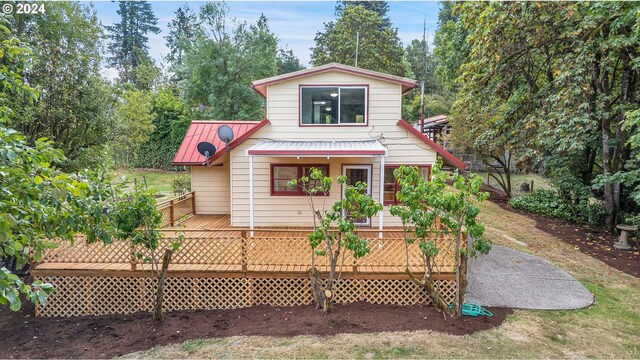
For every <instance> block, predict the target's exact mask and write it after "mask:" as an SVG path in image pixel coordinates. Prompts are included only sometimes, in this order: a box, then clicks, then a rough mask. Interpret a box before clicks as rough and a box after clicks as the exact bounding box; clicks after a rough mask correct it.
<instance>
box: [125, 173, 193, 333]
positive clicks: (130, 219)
mask: <svg viewBox="0 0 640 360" xmlns="http://www.w3.org/2000/svg"><path fill="white" fill-rule="evenodd" d="M114 214H115V216H114V217H115V224H116V227H117V229H118V231H117V237H118V239H119V240H121V241H129V242H131V245H132V246H133V247H134V248H136V249H137V250H136V252H135V256H136V258H137V259H138V260H142V261H143V262H145V263H148V264H149V265H150V268H151V273H152V274H153V276H154V277H155V280H156V282H157V286H156V299H155V305H154V311H153V318H154V319H155V320H158V321H160V320H162V304H163V302H164V281H165V278H166V274H167V270H169V265H170V263H171V258H172V257H173V254H174V253H175V252H177V251H178V250H179V249H180V245H181V244H182V242H183V241H184V234H178V236H177V237H176V238H175V239H172V240H170V241H169V242H163V241H162V240H163V237H162V235H161V234H160V231H158V230H157V229H158V228H160V223H161V221H162V214H160V212H159V211H158V209H157V204H156V197H155V192H154V191H152V190H149V189H146V188H145V187H143V185H142V184H138V185H137V186H136V187H135V188H134V190H133V191H132V192H130V193H128V194H125V195H124V196H120V198H119V199H118V200H117V203H116V204H115V207H114ZM159 256H161V258H159Z"/></svg>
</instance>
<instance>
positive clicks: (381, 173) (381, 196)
mask: <svg viewBox="0 0 640 360" xmlns="http://www.w3.org/2000/svg"><path fill="white" fill-rule="evenodd" d="M380 204H382V211H380V221H379V222H378V230H379V232H378V237H379V238H382V228H383V227H384V156H380Z"/></svg>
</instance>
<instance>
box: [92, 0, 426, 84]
mask: <svg viewBox="0 0 640 360" xmlns="http://www.w3.org/2000/svg"><path fill="white" fill-rule="evenodd" d="M149 2H150V3H151V6H152V8H153V11H154V13H155V15H156V17H157V18H158V27H159V28H160V29H161V32H160V33H159V34H150V35H149V52H150V54H151V56H152V57H153V59H154V60H155V61H156V64H158V65H160V64H161V63H162V57H163V56H164V55H165V54H166V53H167V51H168V49H167V46H166V40H165V39H164V37H165V36H166V35H167V34H168V24H169V23H170V22H171V20H172V19H173V17H174V12H175V11H176V10H177V9H178V8H179V7H180V6H182V5H184V4H185V3H189V6H190V7H191V8H192V9H194V10H197V9H198V8H199V7H200V5H202V4H203V2H197V1H188V2H187V1H149ZM92 3H93V6H94V8H95V9H96V13H97V16H98V19H99V20H100V21H101V22H102V24H103V25H105V26H106V25H111V24H113V23H115V22H118V21H119V20H120V19H119V16H118V14H117V13H116V10H117V9H118V3H117V2H112V1H92ZM227 5H228V6H229V13H230V14H229V15H230V16H231V17H233V18H235V19H236V20H239V21H246V22H248V23H255V21H256V20H257V19H258V18H259V17H260V15H261V14H264V15H265V16H266V17H267V19H268V21H269V28H270V29H271V31H272V32H273V33H274V34H276V36H277V37H278V39H279V41H280V43H279V45H280V46H284V45H286V46H287V47H288V48H289V49H291V50H293V52H294V54H295V55H296V56H297V57H298V58H299V59H300V61H301V62H302V64H303V65H305V66H310V64H309V61H310V56H311V50H310V48H311V47H312V46H313V45H314V41H313V39H314V37H315V35H316V32H318V31H322V30H323V29H324V23H326V22H329V21H332V20H334V19H335V5H336V2H335V1H227ZM388 15H389V17H390V18H391V22H392V23H393V26H394V27H396V28H397V29H398V36H399V37H400V40H401V41H402V43H403V44H404V45H405V46H406V45H407V44H408V43H410V42H411V40H413V39H419V38H422V29H423V22H424V21H426V25H427V30H428V37H429V41H430V42H432V41H433V34H434V33H435V30H436V27H437V22H438V2H436V1H390V2H389V13H388ZM103 75H104V76H105V77H107V78H109V79H113V78H115V77H116V75H117V73H116V71H115V70H114V69H109V68H105V69H103Z"/></svg>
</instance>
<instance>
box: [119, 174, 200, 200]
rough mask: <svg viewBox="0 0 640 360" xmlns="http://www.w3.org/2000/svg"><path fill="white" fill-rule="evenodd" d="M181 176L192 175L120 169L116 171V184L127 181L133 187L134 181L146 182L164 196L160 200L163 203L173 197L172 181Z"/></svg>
mask: <svg viewBox="0 0 640 360" xmlns="http://www.w3.org/2000/svg"><path fill="white" fill-rule="evenodd" d="M179 176H190V174H189V173H188V172H173V171H150V170H142V169H120V170H117V171H116V174H115V178H114V182H115V183H121V182H122V181H126V182H127V184H130V186H133V183H134V180H135V181H139V182H142V181H145V180H146V182H147V186H148V187H149V188H150V189H154V190H155V191H156V192H157V193H158V195H162V197H159V198H158V201H162V200H163V199H167V198H169V197H172V196H173V194H172V191H173V187H172V186H171V181H173V179H175V178H177V177H179ZM123 177H124V179H123Z"/></svg>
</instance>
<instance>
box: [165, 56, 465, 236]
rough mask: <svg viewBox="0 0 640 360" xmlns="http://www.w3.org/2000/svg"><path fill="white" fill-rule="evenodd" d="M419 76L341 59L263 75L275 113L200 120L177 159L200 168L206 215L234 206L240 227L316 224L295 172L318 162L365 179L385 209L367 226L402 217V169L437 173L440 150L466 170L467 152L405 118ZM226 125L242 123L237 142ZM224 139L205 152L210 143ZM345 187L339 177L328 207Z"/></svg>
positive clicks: (262, 89)
mask: <svg viewBox="0 0 640 360" xmlns="http://www.w3.org/2000/svg"><path fill="white" fill-rule="evenodd" d="M416 86H417V83H416V81H414V80H411V79H406V78H402V77H397V76H392V75H388V74H383V73H379V72H374V71H369V70H364V69H360V68H355V67H351V66H346V65H341V64H336V63H332V64H327V65H323V66H318V67H314V68H311V69H306V70H301V71H297V72H293V73H289V74H284V75H279V76H274V77H271V78H267V79H262V80H257V81H255V82H254V83H253V84H252V87H253V89H254V90H255V91H256V92H258V94H260V95H261V96H263V97H264V98H265V99H266V109H265V119H264V120H262V121H259V122H249V121H193V122H192V123H191V125H190V127H189V130H188V131H187V134H186V136H185V138H184V140H183V142H182V145H181V146H180V149H179V150H178V153H177V154H176V156H175V159H174V162H173V164H174V165H185V166H190V167H191V186H192V190H193V191H195V193H196V212H197V213H198V214H230V218H231V226H243V227H244V226H246V227H250V228H251V229H253V228H254V227H268V226H309V225H311V224H312V222H313V218H312V213H311V210H310V208H309V203H308V200H307V198H306V196H305V195H304V194H303V193H302V191H301V190H300V189H298V188H290V187H288V186H287V183H288V181H289V180H291V179H293V178H299V177H300V176H302V175H303V174H307V173H308V171H309V169H310V168H312V167H316V168H319V169H321V170H322V171H323V172H325V173H326V174H327V175H329V176H332V177H333V178H334V179H335V178H336V177H337V176H338V175H345V176H346V177H347V178H348V181H349V182H350V183H355V182H357V181H365V182H366V183H367V184H368V191H369V193H370V194H371V195H372V196H373V198H374V199H376V200H378V201H379V202H381V203H383V204H384V205H385V210H384V211H383V212H382V213H380V215H379V216H377V217H374V218H372V219H363V221H362V224H361V225H363V226H371V227H374V228H380V229H382V228H383V227H384V226H398V225H400V222H399V219H397V218H394V217H392V216H391V215H390V214H389V211H388V205H390V204H393V203H394V202H395V193H396V191H397V189H398V186H397V183H396V182H395V180H394V177H393V170H394V169H395V168H396V167H398V166H399V165H402V164H406V165H415V166H418V168H419V169H420V171H421V173H422V174H423V175H424V176H425V177H427V178H428V177H429V174H430V170H431V166H432V165H433V164H434V163H435V161H436V158H437V157H441V158H442V159H443V161H444V163H445V164H448V165H451V166H454V167H457V168H460V169H464V168H465V165H464V163H463V162H462V161H460V160H459V159H457V158H456V157H454V156H453V155H451V154H450V153H449V152H447V151H446V150H445V149H443V148H442V147H441V146H439V145H438V144H436V143H435V142H433V141H432V140H431V139H429V138H428V137H426V136H425V135H424V134H422V133H421V132H420V131H418V130H417V129H415V128H414V127H412V126H411V125H410V124H409V123H407V122H405V121H404V120H402V119H401V103H402V96H403V94H406V93H407V92H408V91H410V90H412V89H413V88H415V87H416ZM222 125H228V126H230V127H231V128H232V129H233V131H234V140H233V141H231V142H230V143H229V144H228V146H227V145H226V144H225V143H224V142H222V141H221V140H220V139H219V138H218V134H217V132H218V131H217V130H218V128H219V127H220V126H222ZM203 141H206V142H210V143H212V144H214V145H215V146H216V148H217V151H216V152H215V154H213V155H211V156H210V157H209V158H208V159H205V158H204V156H202V155H201V154H200V153H199V152H198V150H197V144H198V143H200V142H203ZM340 196H342V189H341V188H340V186H339V185H337V184H334V186H333V188H332V190H331V193H330V194H329V196H328V197H327V198H325V199H324V200H326V204H327V206H331V204H332V203H333V201H335V200H336V199H338V198H340Z"/></svg>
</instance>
